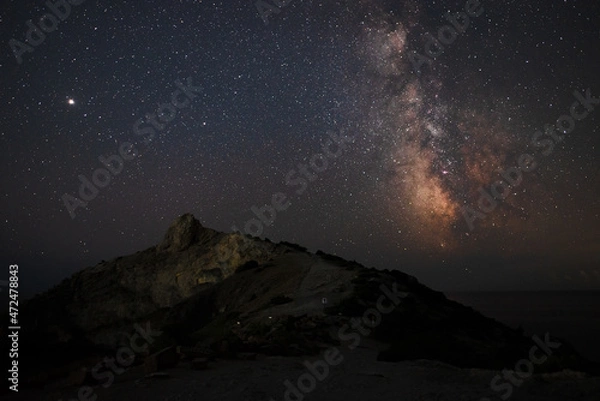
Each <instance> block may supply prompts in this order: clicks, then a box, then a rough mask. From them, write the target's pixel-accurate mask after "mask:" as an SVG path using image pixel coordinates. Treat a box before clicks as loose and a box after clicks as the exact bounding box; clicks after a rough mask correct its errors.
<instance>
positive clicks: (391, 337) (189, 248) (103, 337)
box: [22, 214, 597, 384]
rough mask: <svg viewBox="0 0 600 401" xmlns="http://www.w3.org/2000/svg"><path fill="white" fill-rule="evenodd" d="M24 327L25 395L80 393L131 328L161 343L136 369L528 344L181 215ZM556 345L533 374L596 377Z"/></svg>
mask: <svg viewBox="0 0 600 401" xmlns="http://www.w3.org/2000/svg"><path fill="white" fill-rule="evenodd" d="M22 316H24V318H25V319H27V320H26V321H25V322H24V324H23V327H24V331H23V332H22V333H23V334H22V337H23V344H24V345H23V349H24V350H27V352H26V354H25V355H23V357H22V358H24V359H25V360H31V361H35V362H36V363H35V366H36V368H37V369H36V371H30V372H28V376H27V377H28V379H29V381H30V383H31V384H36V383H37V384H41V383H44V382H48V381H52V380H58V379H60V378H61V376H64V375H65V374H67V373H68V372H72V371H73V370H77V371H80V370H83V371H87V374H84V375H83V376H82V378H81V380H80V382H83V381H84V380H88V381H89V380H92V379H90V377H89V370H90V367H92V366H94V365H95V364H96V363H97V361H98V360H101V359H102V357H104V356H105V355H111V354H112V355H115V350H118V349H119V348H122V347H130V346H131V344H132V340H131V339H132V337H133V336H135V333H136V332H139V327H140V326H141V327H152V329H153V330H154V331H155V332H156V333H158V332H160V333H161V334H160V335H157V336H156V338H154V339H152V341H150V342H149V344H148V345H149V346H148V347H143V348H144V349H143V351H142V350H139V351H138V350H136V352H135V357H134V359H135V363H134V365H135V364H138V363H140V362H143V361H144V359H147V358H148V355H150V354H153V353H154V352H156V351H159V350H161V349H164V348H167V347H170V346H183V347H192V348H194V349H204V350H207V351H206V352H207V354H211V357H228V358H235V357H240V355H248V353H251V354H260V355H306V354H312V355H316V354H318V353H319V352H321V351H322V350H324V349H326V348H328V347H335V346H342V345H345V346H349V347H351V348H352V347H354V348H356V347H357V346H359V345H360V343H361V342H362V341H363V340H364V339H367V338H368V339H369V341H375V342H377V343H378V344H380V346H379V347H378V359H379V360H381V361H400V360H416V359H430V360H438V361H442V362H445V363H449V364H452V365H454V366H458V367H468V368H492V369H500V368H502V367H511V366H512V367H514V364H515V362H516V361H518V360H520V359H522V358H526V357H527V355H528V352H529V350H530V349H531V347H532V345H533V344H534V343H533V342H532V340H531V339H528V338H525V337H523V336H522V335H521V334H520V333H519V332H517V331H515V330H512V329H510V328H508V327H506V326H504V325H502V324H500V323H498V322H496V321H494V320H492V319H488V318H485V317H483V316H482V315H480V314H479V313H477V312H475V311H474V310H472V309H471V308H467V307H465V306H462V305H460V304H458V303H456V302H453V301H449V300H447V299H446V298H445V296H444V295H443V294H442V293H440V292H436V291H433V290H431V289H429V288H427V287H425V286H423V285H422V284H420V283H419V282H418V281H417V280H416V279H415V278H414V277H412V276H409V275H406V274H404V273H402V272H400V271H398V270H384V271H381V270H375V269H368V268H365V267H364V266H362V265H360V264H358V263H356V262H348V261H346V260H343V259H341V258H338V257H335V256H332V255H327V254H324V253H322V252H317V253H316V254H312V253H309V252H307V251H306V250H305V249H304V248H302V247H300V246H297V245H293V244H288V243H279V244H274V243H272V242H270V241H268V240H261V239H258V238H250V237H247V236H243V235H241V234H237V233H233V234H224V233H220V232H217V231H214V230H211V229H209V228H205V227H203V226H202V225H201V224H200V223H199V222H198V221H197V220H196V219H195V218H194V217H193V216H192V215H189V214H186V215H183V216H181V217H180V218H178V219H177V220H176V221H175V222H174V223H173V225H172V226H171V227H170V228H169V229H168V231H167V233H166V235H165V237H164V240H163V241H162V242H161V243H160V244H158V245H157V246H154V247H151V248H149V249H146V250H145V251H141V252H137V253H136V254H133V255H129V256H125V257H119V258H116V259H114V260H111V261H108V262H102V263H100V264H99V265H97V266H94V267H90V268H87V269H84V270H82V271H81V272H79V273H77V274H75V275H73V276H72V277H71V278H69V279H67V280H64V281H63V282H62V283H60V284H59V285H57V286H56V287H55V288H53V289H51V290H49V291H48V292H46V293H44V294H42V295H40V296H37V297H35V298H34V299H32V300H31V301H30V302H28V303H27V304H26V305H25V307H24V309H23V311H22ZM539 334H540V336H541V337H543V336H544V333H539ZM561 343H562V345H561V346H560V347H559V348H558V349H556V350H554V352H553V353H552V355H551V356H550V357H549V358H548V360H547V362H545V363H544V364H543V365H541V366H539V367H536V369H537V372H543V371H560V370H562V369H565V368H569V369H573V370H579V371H588V372H595V371H596V369H597V368H596V367H595V366H594V365H593V364H591V363H588V362H587V361H585V360H584V359H583V358H581V357H580V356H579V355H577V354H576V353H575V352H574V351H573V350H572V348H571V347H569V345H568V344H567V343H565V342H562V341H561ZM140 348H141V347H140ZM132 357H133V356H132Z"/></svg>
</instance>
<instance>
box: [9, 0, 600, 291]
mask: <svg viewBox="0 0 600 401" xmlns="http://www.w3.org/2000/svg"><path fill="white" fill-rule="evenodd" d="M73 2H74V3H77V1H75V0H73ZM58 3H61V2H60V1H58ZM58 3H57V4H58ZM274 3H275V2H272V1H271V0H265V1H264V2H262V3H261V4H260V6H261V8H262V12H263V13H264V14H263V15H262V17H261V14H260V12H259V10H258V9H257V4H256V2H253V1H251V0H245V1H236V0H228V1H183V0H180V1H169V2H167V1H157V0H147V1H145V2H139V1H136V2H134V1H129V0H119V1H116V2H108V1H91V0H88V1H84V2H82V3H81V4H79V5H71V6H70V10H66V9H65V7H64V6H62V8H61V7H58V8H56V7H55V11H56V13H59V14H61V13H62V18H60V17H61V16H60V15H59V18H56V17H52V16H50V17H48V16H47V17H43V16H44V14H46V13H49V12H51V11H50V9H49V8H48V7H47V6H46V5H44V4H43V2H38V1H36V2H34V1H22V0H18V1H17V0H15V1H5V2H4V3H3V7H2V10H1V11H0V36H1V39H2V46H3V51H2V52H1V53H0V90H1V91H0V93H1V96H2V99H3V107H2V109H1V111H0V152H2V169H1V173H0V182H1V184H2V186H1V193H0V195H1V198H0V199H1V200H0V202H1V203H0V213H1V215H0V223H1V225H2V226H1V227H2V228H1V230H0V243H1V244H2V245H1V247H2V252H1V256H2V262H3V264H4V265H5V266H8V265H9V264H13V263H18V264H19V266H20V279H21V289H22V290H23V291H25V292H26V293H29V294H32V293H35V292H38V291H41V290H44V289H47V288H49V287H50V286H52V285H54V284H55V283H57V282H59V281H60V280H62V279H63V278H65V277H67V276H69V275H71V274H72V273H74V272H75V271H77V270H80V269H82V268H84V267H87V266H91V265H95V264H96V263H98V262H100V261H101V260H109V259H111V258H114V257H117V256H121V255H125V254H131V253H134V252H136V251H139V250H143V249H146V248H148V247H150V246H152V245H154V244H156V243H158V242H159V241H160V240H161V239H162V236H163V235H164V233H165V231H166V229H167V228H168V226H169V225H170V223H171V222H172V221H173V220H174V219H175V218H176V217H177V216H179V215H181V214H183V213H188V212H189V213H193V214H194V215H195V216H196V218H197V219H199V220H200V222H201V223H202V224H203V225H204V226H207V227H211V228H214V229H217V230H220V231H226V232H231V231H233V230H234V229H238V230H240V231H242V232H247V233H249V234H252V235H259V236H261V237H262V238H265V237H266V238H269V239H270V240H272V241H289V242H294V243H299V244H301V245H304V246H307V247H308V249H309V250H311V251H313V252H314V251H316V250H319V249H320V250H323V251H325V252H328V253H333V254H337V255H339V256H342V257H344V258H346V259H350V260H356V261H358V262H361V263H363V264H365V265H367V266H374V267H378V268H391V269H400V270H403V271H405V272H407V273H409V274H412V275H415V276H416V277H417V278H419V279H420V280H421V281H422V282H424V283H425V284H427V285H429V286H432V287H433V288H435V289H439V290H497V289H503V290H513V289H525V290H537V289H600V201H599V200H598V195H599V194H600V179H599V174H600V171H599V163H598V156H599V149H600V130H599V128H598V127H599V125H600V124H599V122H600V100H597V99H598V98H600V78H599V71H600V69H599V68H598V67H599V66H600V57H599V51H598V49H599V44H600V21H599V16H600V5H598V4H596V2H593V1H589V0H565V1H558V0H551V1H542V0H538V1H512V0H510V1H502V2H498V1H496V2H493V3H492V2H490V1H482V2H481V3H480V4H477V2H476V1H474V0H470V1H468V2H465V1H455V0H448V1H383V0H381V1H376V0H362V1H353V2H341V1H300V0H296V1H288V2H287V4H286V2H285V1H284V2H279V3H280V4H282V5H281V7H276V6H274V5H273V4H274ZM348 3H350V4H348ZM269 7H270V8H269ZM269 10H271V11H273V10H276V11H277V12H269ZM67 11H68V12H67ZM448 12H450V13H451V14H450V16H447V13H448ZM458 12H461V13H463V14H459V15H456V13H458ZM465 13H466V14H465ZM464 15H467V16H468V19H469V21H468V23H467V21H466V19H465V18H464ZM452 16H454V18H453V17H452ZM263 17H264V18H263ZM62 19H64V21H63V20H62ZM28 20H31V23H28V22H27V21H28ZM264 20H266V22H267V23H265V21H264ZM453 23H454V24H455V25H456V26H455V27H454V28H452V29H450V27H452V26H453ZM40 24H41V25H42V26H44V27H45V29H46V31H47V32H46V33H44V32H43V31H40V30H39V27H40ZM32 26H33V27H35V30H33V29H32V28H31V27H32ZM28 31H31V32H29V35H27V33H28ZM40 32H41V33H42V34H43V35H44V37H43V38H41V37H40V35H39V33H40ZM429 35H433V36H429ZM438 35H440V36H438ZM27 36H29V39H27ZM432 37H433V38H435V39H432ZM42 39H43V40H42ZM28 40H29V44H28ZM440 40H441V42H440ZM586 97H587V98H588V100H587V101H585V98H586ZM576 102H578V103H577V104H575V103H576ZM582 103H585V104H582ZM575 117H576V118H575ZM559 118H560V121H559V127H560V128H556V124H557V119H559ZM102 160H103V161H104V162H105V163H106V164H107V166H105V165H103V162H102ZM109 170H110V171H109ZM503 176H506V177H508V178H503ZM499 180H504V181H503V182H504V184H498V185H496V186H495V187H494V188H492V185H493V184H494V183H496V182H497V181H499ZM507 181H512V185H509V184H507ZM82 182H86V183H87V184H82ZM94 182H96V184H94ZM82 185H83V186H84V187H85V188H84V189H83V191H82V194H81V193H80V187H81V186H82ZM91 186H94V187H95V189H92V188H91ZM492 190H494V191H495V194H496V195H497V196H496V198H492V196H493V195H491V193H492ZM484 193H485V194H489V195H484ZM84 197H85V199H84ZM84 204H85V206H84ZM478 204H479V205H478ZM265 205H269V206H268V207H265ZM253 208H254V211H253V210H252V209H253ZM261 209H262V221H261V220H260V217H259V216H257V215H261ZM273 210H274V211H275V213H276V215H275V216H273V213H270V212H272V211H273ZM255 212H256V213H255ZM273 217H274V218H273ZM253 219H254V220H253ZM2 279H4V278H3V277H2Z"/></svg>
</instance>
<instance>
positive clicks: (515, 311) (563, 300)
mask: <svg viewBox="0 0 600 401" xmlns="http://www.w3.org/2000/svg"><path fill="white" fill-rule="evenodd" d="M445 295H446V297H447V298H448V299H451V300H453V301H456V302H459V303H461V304H463V305H467V306H470V307H472V308H473V309H475V310H477V311H479V312H480V313H482V314H483V315H485V316H488V317H491V318H493V319H496V320H498V321H500V322H502V323H504V324H506V325H508V326H510V327H513V328H517V327H519V326H520V327H522V328H523V329H524V330H525V333H526V334H528V335H530V336H531V335H534V334H537V335H538V336H544V335H545V333H550V336H552V337H560V338H563V339H565V340H566V341H568V342H569V343H570V344H571V345H572V346H573V347H574V348H575V349H576V350H577V351H578V352H579V353H580V354H581V355H582V356H584V357H586V358H587V359H589V360H592V361H595V362H600V291H539V292H529V291H518V292H447V293H445Z"/></svg>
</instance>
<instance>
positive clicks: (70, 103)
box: [67, 98, 75, 106]
mask: <svg viewBox="0 0 600 401" xmlns="http://www.w3.org/2000/svg"><path fill="white" fill-rule="evenodd" d="M67 103H68V104H69V105H70V106H74V105H75V99H73V98H69V99H67Z"/></svg>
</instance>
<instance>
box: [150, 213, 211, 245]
mask: <svg viewBox="0 0 600 401" xmlns="http://www.w3.org/2000/svg"><path fill="white" fill-rule="evenodd" d="M201 229H203V227H202V224H200V222H199V221H198V220H196V218H195V217H194V215H193V214H191V213H186V214H184V215H182V216H179V217H178V218H177V219H176V220H175V221H174V222H173V224H171V226H170V227H169V229H168V230H167V233H166V234H165V237H164V239H163V241H162V242H161V243H160V245H159V246H158V249H159V250H160V251H170V252H180V251H183V250H185V249H187V248H188V247H189V246H190V245H192V244H194V243H195V242H196V241H197V240H198V234H199V232H200V230H201Z"/></svg>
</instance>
